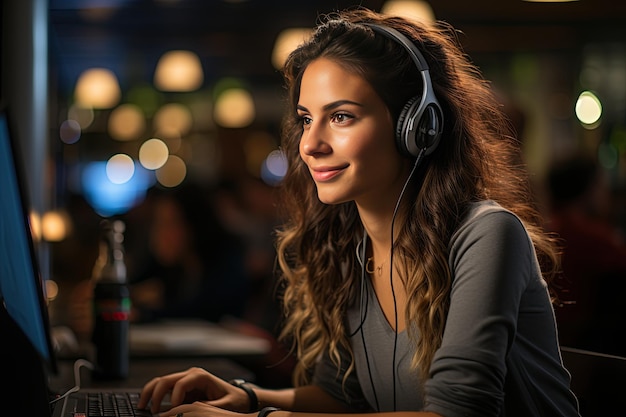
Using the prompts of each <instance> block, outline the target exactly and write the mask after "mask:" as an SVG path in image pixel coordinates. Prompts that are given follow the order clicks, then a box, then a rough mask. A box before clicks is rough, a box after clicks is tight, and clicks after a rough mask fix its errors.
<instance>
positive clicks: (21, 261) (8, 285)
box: [0, 108, 151, 417]
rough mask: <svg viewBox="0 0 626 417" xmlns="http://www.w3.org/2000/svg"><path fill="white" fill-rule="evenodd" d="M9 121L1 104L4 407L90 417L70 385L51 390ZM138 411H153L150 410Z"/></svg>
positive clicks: (37, 277) (53, 416)
mask: <svg viewBox="0 0 626 417" xmlns="http://www.w3.org/2000/svg"><path fill="white" fill-rule="evenodd" d="M10 122H11V120H10V118H9V114H8V112H7V110H6V108H0V193H1V196H0V340H1V342H0V344H1V345H2V352H1V353H0V377H1V378H2V379H3V384H2V385H3V387H4V388H3V389H2V390H0V400H2V405H0V409H1V410H2V415H8V416H18V415H20V416H29V417H39V416H41V417H88V416H89V414H88V413H87V410H86V409H82V408H80V407H87V406H89V405H88V404H86V402H85V401H84V399H83V397H82V392H81V393H76V392H71V391H72V389H71V388H72V387H68V392H67V394H69V395H66V396H59V394H63V393H55V392H51V391H50V390H49V384H48V382H49V379H48V378H49V377H51V376H53V375H57V373H58V370H59V368H58V365H57V362H56V359H57V358H56V357H55V351H54V349H53V342H52V337H51V331H50V322H49V316H48V307H47V302H46V296H45V293H44V285H43V281H42V276H41V270H40V268H39V265H38V262H37V254H36V251H35V243H34V239H33V236H32V232H31V228H30V221H29V214H28V208H29V207H30V206H29V204H28V197H27V193H26V189H27V188H26V184H25V182H24V181H25V176H24V172H23V169H24V167H23V164H22V159H21V155H20V154H19V151H20V149H19V146H18V145H19V143H18V142H17V141H16V138H15V136H14V135H12V133H13V130H12V129H11V126H10ZM127 390H128V388H127ZM99 391H102V392H98V393H95V392H91V394H92V397H93V398H94V399H95V400H98V401H103V400H104V401H106V399H103V396H102V395H101V394H103V393H107V392H111V393H115V394H120V395H121V396H117V397H116V398H117V399H123V398H130V399H136V396H137V394H138V392H139V389H137V390H131V392H130V393H129V394H130V397H129V396H128V395H126V393H122V392H121V391H120V390H113V389H111V390H106V389H103V388H100V389H99ZM116 391H117V392H116ZM86 395H89V394H86ZM113 401H116V399H115V398H114V399H113ZM120 402H121V400H120ZM92 407H93V405H92ZM97 407H100V408H105V407H107V405H106V404H100V405H98V406H97ZM129 415H131V416H132V415H134V414H129ZM139 415H145V416H149V415H151V414H150V413H149V412H148V411H147V410H146V411H145V412H143V413H142V414H139Z"/></svg>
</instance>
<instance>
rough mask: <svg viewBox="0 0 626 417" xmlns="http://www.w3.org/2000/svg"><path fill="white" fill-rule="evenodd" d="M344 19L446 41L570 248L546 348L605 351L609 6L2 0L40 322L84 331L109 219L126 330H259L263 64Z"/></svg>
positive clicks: (614, 98)
mask: <svg viewBox="0 0 626 417" xmlns="http://www.w3.org/2000/svg"><path fill="white" fill-rule="evenodd" d="M357 4H360V5H363V6H367V7H369V8H372V9H374V10H377V11H384V12H386V13H391V14H394V13H395V14H401V15H404V16H407V17H411V18H415V19H425V20H433V19H438V20H444V21H447V22H449V23H451V24H452V25H454V26H455V27H456V28H457V29H458V30H459V39H460V41H461V43H462V44H463V46H464V48H465V50H466V52H467V53H468V54H469V56H470V58H471V60H472V61H473V62H474V63H475V64H476V65H477V66H478V67H479V68H480V69H481V71H482V72H483V74H484V75H485V77H486V78H487V79H489V80H491V81H492V83H493V86H494V88H495V89H496V91H497V93H498V95H499V97H500V98H501V101H502V105H503V106H504V109H505V111H506V112H507V113H508V114H509V115H510V117H511V120H512V122H513V123H514V125H515V126H516V129H517V133H518V135H519V139H520V141H521V143H522V146H523V152H524V158H525V162H526V163H527V164H528V166H529V169H530V171H531V175H532V180H533V187H534V191H535V193H536V194H535V196H536V201H537V204H538V207H539V208H540V210H541V211H542V213H543V215H544V218H545V223H546V227H547V228H548V229H551V230H553V231H555V232H557V233H559V234H560V235H561V237H565V236H569V238H568V239H567V242H568V245H569V246H566V251H565V255H564V256H565V257H567V256H569V258H567V259H568V260H567V262H564V265H565V266H566V267H567V268H570V270H571V271H572V272H571V273H568V272H567V271H565V273H564V275H563V276H562V277H561V282H560V283H559V289H560V296H561V301H560V303H559V307H558V308H557V317H558V318H559V320H560V321H561V322H562V323H563V324H562V328H563V332H562V337H563V339H564V340H563V342H564V343H567V344H570V345H575V346H583V347H593V348H597V349H600V350H605V351H610V352H622V348H623V346H624V345H623V343H622V342H619V344H618V345H615V343H613V342H611V344H610V345H609V342H607V341H604V339H605V337H603V336H602V335H606V334H612V336H611V339H614V337H613V336H614V334H615V333H612V332H613V331H614V329H615V328H617V329H622V330H623V326H622V325H621V324H619V323H616V322H618V321H619V319H621V317H620V315H621V314H622V313H621V312H619V310H618V306H619V305H621V304H620V303H621V300H622V296H623V294H624V292H623V287H624V284H623V281H624V279H626V272H625V271H626V266H624V262H626V249H624V244H623V243H622V242H623V241H622V240H621V239H622V235H623V233H624V232H625V231H626V204H625V203H626V193H625V186H626V31H624V27H625V24H626V3H624V2H616V1H614V0H578V1H552V2H550V1H536V2H535V1H524V0H474V1H465V0H431V1H420V0H404V1H393V0H387V1H383V0H363V1H360V2H354V1H342V0H316V1H312V0H302V1H287V0H274V1H262V0H47V1H46V0H4V1H3V2H2V35H1V36H2V50H1V52H2V66H1V70H0V71H1V73H0V75H1V78H2V84H1V90H0V96H1V99H2V103H3V104H4V105H6V106H7V107H8V109H9V110H10V112H11V113H10V114H11V117H12V119H13V125H14V127H15V132H16V134H17V135H18V137H19V139H20V142H21V144H22V151H23V156H24V163H25V166H26V167H27V179H28V187H29V192H30V199H31V203H32V212H33V216H32V222H33V226H34V230H35V232H36V234H37V237H38V239H39V242H40V245H39V246H38V250H39V252H40V257H41V260H42V266H43V274H44V277H45V278H46V279H47V283H48V297H49V299H50V305H51V307H52V309H51V311H52V312H53V313H52V319H53V322H54V323H59V324H67V325H69V326H70V327H71V328H72V329H73V330H74V331H75V332H76V333H77V334H79V335H80V334H81V333H86V332H87V328H88V323H87V324H86V323H83V322H82V321H81V318H82V317H83V315H82V314H84V311H82V310H81V308H86V307H85V305H83V304H82V303H81V300H83V299H84V296H85V293H86V291H87V290H85V289H84V288H83V287H84V284H85V283H87V282H89V281H90V279H91V276H92V271H93V267H94V263H95V261H96V258H97V255H98V237H99V233H100V230H99V223H100V220H101V219H103V218H111V219H120V220H123V221H124V223H125V225H126V229H125V241H124V245H125V250H126V258H125V259H126V262H127V265H128V279H129V281H130V282H132V284H133V286H134V288H135V291H134V300H133V302H134V306H135V307H136V310H135V312H134V313H135V314H136V316H135V319H136V320H138V321H141V320H151V319H154V318H159V317H179V316H181V317H186V316H194V317H195V316H197V317H203V318H207V319H209V320H215V321H218V320H222V319H223V318H224V317H235V318H238V319H243V320H245V321H249V322H252V323H253V324H255V325H258V326H259V327H260V328H262V329H266V330H267V331H269V332H272V331H273V329H274V328H275V323H276V320H277V313H276V310H275V309H276V306H275V305H274V303H272V292H273V268H274V252H273V235H272V229H273V227H274V226H275V225H276V224H277V223H278V222H279V221H280V219H279V218H278V217H277V212H276V210H275V205H274V201H275V200H274V191H275V187H276V185H277V184H278V183H279V182H280V180H281V177H282V175H283V173H284V172H285V166H284V160H283V158H282V157H281V155H280V152H279V129H280V121H281V116H282V111H283V88H282V79H281V76H280V73H279V71H278V68H280V65H281V63H282V59H284V55H285V53H286V52H288V51H290V50H291V49H292V48H293V47H294V46H295V45H297V43H299V42H300V41H302V39H304V37H306V36H307V34H308V33H309V31H310V30H311V28H312V27H313V26H314V25H315V23H316V21H317V19H318V16H319V15H320V14H321V13H326V12H331V11H333V10H337V9H343V8H345V7H350V6H355V5H357ZM581 161H582V162H581ZM583 162H584V163H583ZM568 170H569V171H568ZM571 213H576V214H574V215H571ZM207 282H208V283H209V284H207ZM199 295H201V297H199ZM207 297H213V298H211V300H214V301H211V302H210V303H207V302H206V300H207V299H209V298H207ZM198 299H200V300H204V303H201V302H200V303H199V304H203V305H204V306H198V307H196V306H195V305H194V303H195V302H198ZM220 301H221V302H220ZM207 304H211V306H212V307H213V308H206V305H207ZM233 306H236V307H233ZM599 323H602V325H598V324H599ZM614 326H618V327H614ZM583 328H584V329H585V330H584V332H583V331H582V330H581V329H583ZM591 329H594V330H591ZM618 331H619V330H618ZM619 332H620V333H621V331H619ZM598 335H600V336H598ZM598 338H600V339H601V340H600V341H599V342H598V343H599V345H597V346H596V345H593V344H591V342H589V341H590V340H593V341H597V340H598ZM594 343H595V342H594Z"/></svg>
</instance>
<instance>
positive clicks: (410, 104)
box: [363, 23, 443, 158]
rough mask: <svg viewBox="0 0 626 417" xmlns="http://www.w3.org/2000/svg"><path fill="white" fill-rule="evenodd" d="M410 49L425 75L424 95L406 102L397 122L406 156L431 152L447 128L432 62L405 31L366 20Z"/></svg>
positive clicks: (366, 24) (399, 136) (422, 73)
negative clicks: (436, 90) (433, 77)
mask: <svg viewBox="0 0 626 417" xmlns="http://www.w3.org/2000/svg"><path fill="white" fill-rule="evenodd" d="M363 25H364V26H367V27H370V28H371V29H372V30H374V31H375V32H378V33H380V34H382V35H384V36H386V37H387V38H389V39H391V40H393V41H395V42H397V43H399V44H400V45H402V47H404V49H406V51H407V52H408V53H409V55H410V56H411V59H412V60H413V62H414V63H415V66H416V67H417V69H418V70H419V72H420V74H421V76H422V85H423V86H424V88H423V89H422V95H421V96H415V97H413V98H411V99H410V100H409V101H407V103H406V104H405V105H404V108H403V109H402V111H401V112H400V116H399V117H398V121H397V124H396V144H397V146H398V149H399V150H400V152H401V153H402V154H404V155H406V156H409V157H413V158H417V157H418V155H420V154H423V155H430V154H431V153H432V152H433V151H434V150H435V149H436V148H437V145H439V140H440V139H441V133H442V131H443V111H442V110H441V105H439V102H438V101H437V97H435V93H434V91H433V85H432V82H431V80H430V74H429V72H428V64H427V63H426V59H424V56H423V55H422V53H421V52H420V51H419V49H417V47H416V46H415V44H414V43H413V42H411V41H410V40H409V39H408V38H407V37H406V36H405V35H403V34H402V33H400V32H399V31H397V30H396V29H393V28H390V27H387V26H381V25H377V24H373V23H363Z"/></svg>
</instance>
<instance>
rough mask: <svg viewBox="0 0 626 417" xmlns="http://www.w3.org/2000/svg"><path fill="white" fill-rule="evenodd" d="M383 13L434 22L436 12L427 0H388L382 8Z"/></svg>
mask: <svg viewBox="0 0 626 417" xmlns="http://www.w3.org/2000/svg"><path fill="white" fill-rule="evenodd" d="M380 11H381V13H383V14H386V15H393V16H402V17H405V18H408V19H413V20H418V21H420V22H427V23H432V22H434V21H435V13H434V12H433V9H432V7H430V4H428V2H426V1H422V0H388V1H386V2H385V4H383V7H382V8H381V9H380Z"/></svg>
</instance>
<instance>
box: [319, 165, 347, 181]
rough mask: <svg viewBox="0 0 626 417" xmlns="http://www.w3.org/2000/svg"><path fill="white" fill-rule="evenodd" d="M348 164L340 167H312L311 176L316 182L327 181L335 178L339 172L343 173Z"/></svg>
mask: <svg viewBox="0 0 626 417" xmlns="http://www.w3.org/2000/svg"><path fill="white" fill-rule="evenodd" d="M347 167H348V166H347V165H345V166H340V167H316V168H311V176H312V177H313V180H315V181H316V182H326V181H330V180H332V179H333V178H336V177H337V176H338V175H339V174H341V173H342V172H343V171H344V170H345V169H346V168H347Z"/></svg>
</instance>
